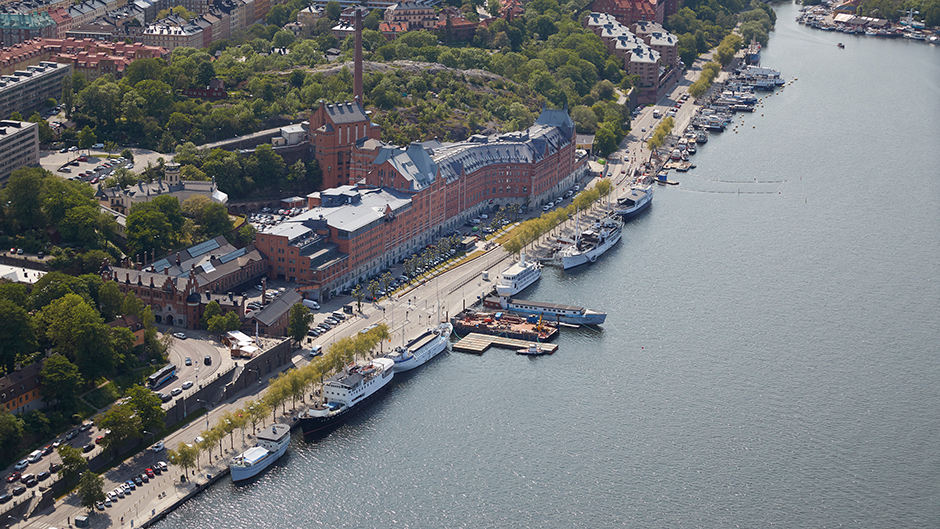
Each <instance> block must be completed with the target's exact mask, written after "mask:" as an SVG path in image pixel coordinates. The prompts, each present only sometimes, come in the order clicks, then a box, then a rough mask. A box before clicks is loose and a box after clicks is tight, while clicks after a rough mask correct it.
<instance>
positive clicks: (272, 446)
mask: <svg viewBox="0 0 940 529" xmlns="http://www.w3.org/2000/svg"><path fill="white" fill-rule="evenodd" d="M289 444H290V426H288V425H286V424H275V425H272V426H271V427H270V428H265V429H263V430H262V431H261V432H259V433H258V442H257V444H256V445H255V446H253V447H251V448H249V449H248V450H245V451H244V452H242V453H241V454H239V455H237V456H235V457H234V458H233V459H232V462H231V464H229V467H228V468H229V471H230V472H231V474H232V481H243V480H246V479H249V478H253V477H255V476H257V475H258V473H260V472H261V471H262V470H264V469H266V468H268V467H269V466H271V463H274V462H275V461H277V460H278V459H279V458H280V457H281V456H282V455H284V452H286V451H287V445H289Z"/></svg>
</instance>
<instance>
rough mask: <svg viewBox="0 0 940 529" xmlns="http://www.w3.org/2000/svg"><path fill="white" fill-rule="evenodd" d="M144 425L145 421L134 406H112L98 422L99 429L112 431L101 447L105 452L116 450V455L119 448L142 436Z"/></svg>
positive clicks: (103, 440)
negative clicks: (126, 442)
mask: <svg viewBox="0 0 940 529" xmlns="http://www.w3.org/2000/svg"><path fill="white" fill-rule="evenodd" d="M143 424H144V423H143V419H142V418H141V417H140V416H139V415H138V414H137V410H136V409H135V408H134V407H133V406H123V405H120V404H116V405H114V406H111V407H110V408H108V411H106V412H105V413H104V415H103V416H101V417H100V419H99V420H98V428H99V429H101V430H111V433H109V434H108V435H106V436H104V439H102V440H101V445H102V446H103V447H104V449H105V450H110V449H114V452H115V455H116V454H117V449H118V447H119V446H121V444H122V443H124V441H126V440H128V439H134V438H137V437H140V436H141V433H142V432H143V431H144V427H143Z"/></svg>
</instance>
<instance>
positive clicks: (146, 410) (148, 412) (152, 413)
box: [122, 385, 166, 432]
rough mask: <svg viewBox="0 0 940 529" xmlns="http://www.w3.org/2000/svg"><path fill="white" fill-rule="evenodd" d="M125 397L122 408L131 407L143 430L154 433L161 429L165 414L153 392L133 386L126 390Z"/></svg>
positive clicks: (158, 398)
mask: <svg viewBox="0 0 940 529" xmlns="http://www.w3.org/2000/svg"><path fill="white" fill-rule="evenodd" d="M125 395H126V396H127V397H128V400H127V402H126V403H125V404H123V405H122V406H128V407H131V408H132V409H133V410H134V411H136V412H137V415H138V417H140V422H141V426H142V427H143V428H144V429H145V430H149V431H150V432H154V431H156V430H159V429H162V428H163V420H164V418H165V417H166V412H165V411H163V407H162V402H161V401H160V397H158V396H157V395H156V394H155V393H154V392H152V391H150V390H149V389H146V388H144V387H143V386H138V385H133V386H130V387H129V388H127V391H126V392H125Z"/></svg>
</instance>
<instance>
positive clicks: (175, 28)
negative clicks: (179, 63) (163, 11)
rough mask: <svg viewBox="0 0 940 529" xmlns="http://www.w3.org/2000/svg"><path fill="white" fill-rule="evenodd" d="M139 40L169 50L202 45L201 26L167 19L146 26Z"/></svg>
mask: <svg viewBox="0 0 940 529" xmlns="http://www.w3.org/2000/svg"><path fill="white" fill-rule="evenodd" d="M140 40H141V42H143V43H144V44H147V45H149V46H160V47H162V48H166V49H167V50H169V51H170V52H172V51H173V50H175V49H176V48H203V47H204V46H203V44H204V42H203V30H202V28H200V27H199V26H197V25H195V24H192V23H189V22H184V23H178V22H170V21H168V19H167V20H164V21H162V22H159V23H155V24H150V25H149V26H147V29H145V30H144V32H143V34H142V35H141V36H140Z"/></svg>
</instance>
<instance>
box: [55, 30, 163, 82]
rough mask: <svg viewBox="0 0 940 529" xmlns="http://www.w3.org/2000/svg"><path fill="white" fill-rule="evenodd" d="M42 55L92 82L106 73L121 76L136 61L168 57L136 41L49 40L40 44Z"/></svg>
mask: <svg viewBox="0 0 940 529" xmlns="http://www.w3.org/2000/svg"><path fill="white" fill-rule="evenodd" d="M43 51H44V54H46V55H50V56H51V59H52V60H54V61H55V62H58V63H61V64H71V65H72V68H73V70H74V72H75V73H79V74H81V75H82V76H83V77H84V78H85V79H86V80H87V81H89V82H91V81H94V80H95V79H97V78H99V77H101V76H102V75H105V74H111V75H113V76H114V78H115V79H121V78H122V77H124V72H125V71H126V70H127V67H128V66H130V65H131V64H132V63H133V62H134V61H136V60H138V59H152V58H163V59H168V58H169V55H170V54H169V52H168V51H167V50H166V49H165V48H162V47H159V46H147V45H145V44H141V43H139V42H136V43H133V44H126V43H124V42H103V41H97V40H93V39H75V38H69V39H49V40H44V41H43Z"/></svg>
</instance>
